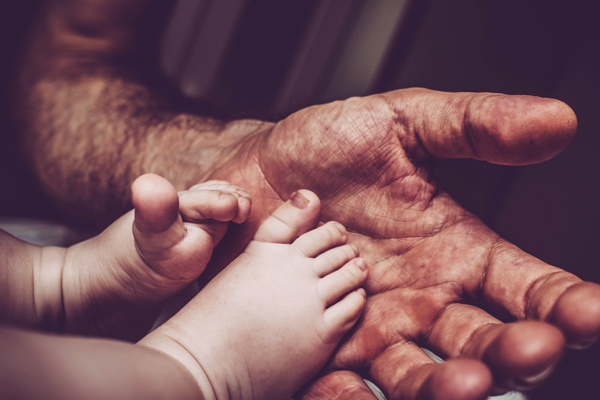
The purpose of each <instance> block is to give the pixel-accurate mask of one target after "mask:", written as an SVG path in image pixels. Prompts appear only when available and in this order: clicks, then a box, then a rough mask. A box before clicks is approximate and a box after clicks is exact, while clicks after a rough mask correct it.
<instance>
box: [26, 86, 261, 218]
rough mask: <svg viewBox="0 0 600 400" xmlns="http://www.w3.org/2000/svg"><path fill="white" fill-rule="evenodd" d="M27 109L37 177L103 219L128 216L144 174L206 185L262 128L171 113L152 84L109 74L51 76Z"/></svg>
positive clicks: (56, 194)
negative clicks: (133, 187) (137, 181)
mask: <svg viewBox="0 0 600 400" xmlns="http://www.w3.org/2000/svg"><path fill="white" fill-rule="evenodd" d="M26 104H27V105H31V106H30V107H28V112H27V115H26V116H24V118H23V119H22V120H23V121H26V123H24V124H23V125H22V126H23V129H22V134H23V135H24V136H25V138H26V141H25V148H26V152H27V154H29V155H30V161H31V165H32V167H33V169H34V171H35V173H36V175H37V176H38V177H39V178H40V180H41V182H42V184H43V185H44V187H45V189H46V190H47V192H48V193H49V194H50V196H51V197H53V198H54V199H55V200H57V201H58V202H59V203H60V204H62V205H63V206H65V207H66V208H67V209H69V210H70V211H71V212H75V213H78V214H87V216H88V217H89V216H90V215H89V213H93V214H92V216H93V218H95V219H97V218H98V217H107V216H108V217H109V218H110V219H112V218H114V217H116V216H118V215H119V214H121V213H123V212H124V211H125V209H126V208H128V200H129V186H130V184H131V183H132V182H133V180H135V178H136V177H138V176H139V175H141V174H143V173H146V172H154V173H157V174H159V175H162V176H164V177H165V178H167V179H168V180H170V181H171V182H173V184H174V185H175V186H176V188H177V189H178V190H183V189H185V188H187V187H189V186H191V185H193V184H195V183H197V182H199V181H202V180H204V179H205V177H206V176H207V174H209V173H210V171H212V170H213V169H214V168H216V167H217V166H218V165H220V164H221V163H224V162H226V161H227V160H228V159H229V158H230V157H232V156H233V155H234V154H235V152H236V149H237V148H238V147H239V146H240V145H241V144H242V143H243V142H244V141H245V140H247V139H251V137H252V131H254V130H255V129H256V128H259V127H260V124H259V123H256V125H255V126H253V123H252V122H248V123H246V124H244V123H243V122H237V123H230V124H224V123H220V122H218V121H215V120H210V119H206V118H202V117H198V116H193V115H186V114H176V113H171V112H168V111H166V110H165V107H162V106H161V105H160V103H159V102H158V101H157V100H156V99H155V98H154V97H153V96H152V94H151V93H150V91H149V90H148V89H146V88H145V87H143V86H140V85H137V84H135V83H133V82H128V81H125V80H123V79H121V78H116V77H111V76H107V75H100V76H98V75H96V76H93V75H92V76H89V75H88V76H84V77H81V78H77V79H68V78H56V77H51V78H45V79H43V80H40V81H39V82H37V83H36V85H35V87H34V89H33V91H32V92H31V94H30V98H29V99H28V100H27V101H26ZM240 128H241V129H240Z"/></svg>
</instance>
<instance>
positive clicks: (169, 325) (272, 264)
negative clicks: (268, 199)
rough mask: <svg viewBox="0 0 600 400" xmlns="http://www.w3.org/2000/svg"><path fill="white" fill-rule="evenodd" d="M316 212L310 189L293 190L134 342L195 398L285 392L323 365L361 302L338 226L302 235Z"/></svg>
mask: <svg viewBox="0 0 600 400" xmlns="http://www.w3.org/2000/svg"><path fill="white" fill-rule="evenodd" d="M319 211H320V203H319V199H318V198H317V196H316V195H315V194H313V193H312V192H309V191H306V190H303V191H300V192H298V193H297V194H296V196H295V198H293V200H291V201H288V202H286V203H284V204H283V205H281V206H280V207H279V208H278V209H277V210H275V212H274V213H273V215H271V216H270V217H269V218H268V219H267V220H266V221H265V222H263V223H262V225H261V226H260V227H259V228H258V231H257V233H256V235H255V237H254V240H253V241H252V242H251V243H250V244H249V245H248V247H247V248H246V251H244V253H243V254H242V255H240V256H239V257H238V258H237V259H236V260H235V261H233V262H232V263H231V264H230V265H229V266H227V267H226V268H225V269H224V270H223V271H222V272H221V273H220V274H219V275H217V276H216V277H215V278H214V279H213V280H212V281H211V282H209V284H208V285H207V286H206V287H205V288H204V289H202V290H201V291H200V293H198V295H197V296H196V297H195V298H194V299H193V300H192V301H190V303H188V304H187V305H186V306H185V307H184V308H183V309H182V310H181V311H180V312H179V313H178V314H177V315H175V316H174V317H173V318H171V319H170V320H169V321H167V322H166V323H164V324H163V325H161V326H160V327H158V328H157V329H156V330H155V331H153V332H152V333H150V334H149V335H148V336H146V337H145V338H144V339H142V340H141V341H140V342H139V344H140V345H143V346H147V347H151V348H154V349H157V350H160V351H163V352H165V353H167V354H169V355H171V356H172V357H174V358H175V359H177V360H179V361H180V362H181V363H182V364H183V365H184V366H185V367H186V368H187V369H188V370H189V371H190V372H191V373H192V374H193V376H194V377H195V378H196V380H197V382H198V385H199V386H200V388H201V390H202V392H203V394H204V398H207V399H215V398H216V399H254V400H257V399H265V400H266V399H269V400H271V399H285V398H289V397H290V396H291V395H293V394H294V393H295V392H296V391H297V390H298V389H300V387H301V386H302V385H303V384H305V383H306V382H308V381H309V380H310V379H311V378H312V377H314V376H315V375H316V374H317V373H318V371H319V370H320V369H321V368H322V367H323V365H324V364H325V363H326V361H327V360H328V359H329V357H330V356H331V354H332V352H333V351H334V349H335V348H336V346H337V345H338V343H339V341H340V340H341V339H342V337H343V335H344V334H345V333H346V332H347V331H348V330H349V329H350V328H351V327H352V326H353V325H354V323H355V322H356V321H357V320H358V318H359V316H360V314H361V312H362V310H363V308H364V305H365V301H366V300H365V298H366V293H365V291H364V290H363V289H361V288H360V287H361V286H362V285H363V284H364V283H365V281H366V279H367V268H366V266H365V264H364V262H363V260H362V259H360V258H356V257H357V255H358V254H357V251H356V249H354V248H353V247H352V246H350V245H347V244H345V243H346V240H347V234H346V231H345V229H344V227H343V226H341V225H340V224H338V223H335V222H329V223H327V224H325V225H323V226H321V227H319V228H316V229H314V230H312V231H309V232H307V233H304V232H306V231H307V230H308V229H310V228H312V227H314V226H315V225H316V224H317V221H318V216H319ZM299 235H300V236H299ZM298 236H299V237H298Z"/></svg>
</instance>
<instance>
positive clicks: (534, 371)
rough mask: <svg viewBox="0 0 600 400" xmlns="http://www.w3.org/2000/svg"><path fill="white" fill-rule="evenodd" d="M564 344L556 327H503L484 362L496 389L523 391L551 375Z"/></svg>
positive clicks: (537, 324) (532, 323)
mask: <svg viewBox="0 0 600 400" xmlns="http://www.w3.org/2000/svg"><path fill="white" fill-rule="evenodd" d="M564 344H565V339H564V336H563V334H562V333H561V331H560V330H559V329H557V328H556V327H554V326H552V325H550V324H548V323H545V322H541V321H520V322H516V323H513V324H509V325H507V326H506V329H505V330H504V332H502V334H500V335H499V336H498V337H497V338H496V339H495V340H494V341H493V342H492V343H491V344H490V346H489V347H488V349H487V350H486V352H485V353H484V355H483V360H484V361H485V362H486V363H487V364H488V365H489V366H490V368H491V369H492V371H493V373H494V378H495V384H496V386H497V387H499V388H502V389H506V390H526V389H531V388H533V387H535V386H537V385H539V384H540V383H541V382H543V381H544V380H545V379H546V378H547V377H548V375H550V373H551V372H552V371H553V370H554V367H555V366H556V364H557V363H558V360H559V359H560V356H561V355H562V350H563V348H564Z"/></svg>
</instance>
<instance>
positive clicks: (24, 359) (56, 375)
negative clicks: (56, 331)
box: [0, 327, 202, 399]
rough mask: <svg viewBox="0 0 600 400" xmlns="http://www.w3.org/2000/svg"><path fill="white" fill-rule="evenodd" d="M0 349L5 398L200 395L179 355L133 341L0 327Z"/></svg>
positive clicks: (0, 380)
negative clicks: (57, 334) (175, 357)
mask: <svg viewBox="0 0 600 400" xmlns="http://www.w3.org/2000/svg"><path fill="white" fill-rule="evenodd" d="M0 352H1V353H2V361H1V362H0V397H1V398H19V399H40V398H44V399H133V398H136V399H137V398H140V399H199V398H202V397H201V394H200V390H199V388H198V385H197V384H196V382H195V381H194V379H193V378H192V375H191V374H190V373H189V372H188V371H187V370H186V369H185V368H184V367H183V366H182V365H180V364H179V363H178V362H177V361H175V360H174V359H172V358H170V357H169V356H167V355H165V354H163V353H160V352H157V351H154V350H151V349H149V348H146V347H143V346H137V345H133V344H131V343H124V342H119V341H115V340H107V339H90V338H79V337H68V336H66V337H61V336H53V335H44V334H38V333H32V332H26V331H20V330H15V329H7V328H4V327H0Z"/></svg>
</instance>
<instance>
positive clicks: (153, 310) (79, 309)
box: [63, 174, 251, 339]
mask: <svg viewBox="0 0 600 400" xmlns="http://www.w3.org/2000/svg"><path fill="white" fill-rule="evenodd" d="M131 189H132V202H133V204H134V206H135V210H134V211H131V212H129V213H128V214H125V215H124V216H123V217H121V218H120V219H119V220H117V221H116V222H115V223H113V224H112V225H111V226H110V227H108V228H107V229H106V230H105V231H104V232H102V233H101V234H100V235H99V236H97V237H96V238H93V239H90V240H89V241H86V242H83V243H80V244H78V245H76V246H73V247H72V248H70V249H68V252H67V259H66V261H65V268H64V270H63V280H64V281H65V282H66V283H65V284H63V286H64V302H65V318H66V329H65V330H66V331H68V332H75V333H93V334H100V335H110V336H115V337H121V338H126V339H137V338H139V337H141V336H143V335H144V334H146V333H147V332H148V329H149V328H150V326H152V323H153V322H154V319H155V318H156V316H157V314H158V312H159V311H160V304H161V303H162V302H163V301H164V300H165V299H167V298H169V297H171V296H173V295H175V294H177V293H178V292H180V291H181V290H182V289H183V288H185V287H186V286H187V285H188V284H189V283H190V282H193V281H194V280H195V279H197V278H198V276H199V275H200V274H201V273H202V272H203V271H204V269H205V267H206V265H207V264H208V261H209V259H210V256H211V255H212V251H213V249H214V247H215V246H216V245H217V244H218V243H219V241H220V240H221V239H222V238H223V236H224V234H225V232H226V230H227V225H228V221H233V222H243V221H244V220H245V219H246V218H247V216H248V214H249V212H250V206H251V201H250V197H249V195H248V194H247V192H245V191H244V190H242V189H240V188H239V187H237V186H233V185H230V184H229V183H227V182H224V181H209V182H205V183H201V184H199V185H196V186H194V187H192V188H191V189H189V190H187V191H184V192H180V193H177V191H176V190H175V188H174V187H173V186H172V185H171V183H169V182H168V181H167V180H165V179H164V178H161V177H160V176H158V175H154V174H146V175H143V176H141V177H139V178H138V179H137V180H136V181H135V182H134V183H133V185H132V188H131ZM132 227H133V228H132ZM107 249H108V250H107ZM100 251H102V253H100ZM99 253H100V254H99ZM98 260H100V262H98ZM83 315H86V317H83ZM70 321H89V322H88V323H87V324H85V326H80V325H75V324H71V323H70Z"/></svg>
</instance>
